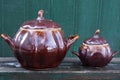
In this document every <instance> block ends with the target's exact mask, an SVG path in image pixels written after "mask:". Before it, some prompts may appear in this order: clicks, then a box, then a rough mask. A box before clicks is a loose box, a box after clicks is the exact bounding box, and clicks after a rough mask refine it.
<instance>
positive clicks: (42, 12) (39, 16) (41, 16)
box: [37, 10, 44, 20]
mask: <svg viewBox="0 0 120 80" xmlns="http://www.w3.org/2000/svg"><path fill="white" fill-rule="evenodd" d="M43 14H44V10H40V11H38V18H37V20H44V17H43Z"/></svg>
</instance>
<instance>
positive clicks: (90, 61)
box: [73, 30, 117, 67]
mask: <svg viewBox="0 0 120 80" xmlns="http://www.w3.org/2000/svg"><path fill="white" fill-rule="evenodd" d="M99 32H100V30H97V31H96V33H95V35H94V36H93V38H88V39H87V40H85V41H84V43H83V44H82V45H81V46H80V48H79V53H77V52H73V53H74V54H75V55H77V56H78V57H79V58H80V60H81V62H82V63H83V65H84V66H91V67H103V66H106V65H107V64H108V63H109V62H110V61H111V59H112V58H113V56H114V55H115V54H116V53H117V52H113V51H112V50H111V48H110V46H109V44H108V43H107V41H106V40H105V39H104V38H101V37H99V35H98V34H99Z"/></svg>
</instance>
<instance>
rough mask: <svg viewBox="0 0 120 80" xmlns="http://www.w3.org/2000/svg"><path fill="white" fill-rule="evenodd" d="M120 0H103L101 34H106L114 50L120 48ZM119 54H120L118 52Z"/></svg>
mask: <svg viewBox="0 0 120 80" xmlns="http://www.w3.org/2000/svg"><path fill="white" fill-rule="evenodd" d="M119 6H120V0H109V1H108V0H102V13H101V16H100V18H101V20H100V29H101V36H104V37H105V38H106V39H107V40H108V42H109V44H110V46H111V47H112V49H113V50H118V51H119V50H120V35H119V33H120V7H119ZM117 56H120V55H119V54H117Z"/></svg>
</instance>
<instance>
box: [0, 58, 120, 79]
mask: <svg viewBox="0 0 120 80" xmlns="http://www.w3.org/2000/svg"><path fill="white" fill-rule="evenodd" d="M8 78H9V79H10V80H16V79H17V80H33V79H35V80H43V79H44V80H79V79H82V80H88V79H92V80H93V79H97V80H103V79H109V80H113V79H119V78H120V58H113V59H112V61H111V62H110V64H108V65H107V66H106V67H102V68H92V67H84V66H82V65H81V62H80V60H79V59H78V58H65V59H64V60H63V62H62V63H61V65H60V66H58V67H57V68H50V69H41V70H39V71H30V70H26V69H23V68H21V67H20V64H19V63H18V62H17V60H16V59H15V58H13V57H1V58H0V79H2V80H6V79H8Z"/></svg>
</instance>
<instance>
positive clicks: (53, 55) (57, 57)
mask: <svg viewBox="0 0 120 80" xmlns="http://www.w3.org/2000/svg"><path fill="white" fill-rule="evenodd" d="M43 12H44V11H43V10H40V11H39V12H38V17H37V19H36V20H31V21H27V22H25V23H23V24H22V25H21V27H20V29H19V30H18V32H17V34H16V35H15V37H14V38H13V39H12V38H10V37H9V36H8V35H6V34H1V37H2V38H3V39H4V40H5V41H6V42H7V43H8V44H9V45H10V47H11V48H12V50H13V52H14V55H15V57H16V58H17V59H18V61H19V62H20V64H21V66H22V67H23V68H26V69H31V70H39V69H45V68H54V67H57V66H58V65H59V64H60V63H61V61H62V60H63V58H64V57H65V55H66V53H67V51H68V49H69V47H70V46H71V45H72V44H73V43H74V42H75V41H76V40H77V39H78V38H79V36H78V35H74V36H70V37H69V38H65V37H64V34H63V31H62V29H61V28H60V25H59V24H58V23H56V22H53V21H52V20H46V19H44V17H43Z"/></svg>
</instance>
